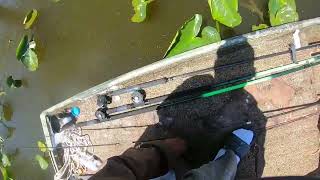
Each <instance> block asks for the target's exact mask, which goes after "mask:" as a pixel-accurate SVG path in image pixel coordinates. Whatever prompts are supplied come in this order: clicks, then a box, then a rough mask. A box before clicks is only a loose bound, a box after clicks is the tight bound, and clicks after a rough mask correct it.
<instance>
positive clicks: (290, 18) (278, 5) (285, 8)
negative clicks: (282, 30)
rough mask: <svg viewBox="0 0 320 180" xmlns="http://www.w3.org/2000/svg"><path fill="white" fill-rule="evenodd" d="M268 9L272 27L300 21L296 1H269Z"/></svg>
mask: <svg viewBox="0 0 320 180" xmlns="http://www.w3.org/2000/svg"><path fill="white" fill-rule="evenodd" d="M268 7H269V16H270V23H271V25H272V26H278V25H281V24H286V23H290V22H294V21H298V20H299V15H298V13H297V7H296V2H295V0H269V3H268Z"/></svg>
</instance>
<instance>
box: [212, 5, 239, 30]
mask: <svg viewBox="0 0 320 180" xmlns="http://www.w3.org/2000/svg"><path fill="white" fill-rule="evenodd" d="M208 4H209V7H210V11H211V16H212V18H213V19H214V20H216V21H219V22H220V23H221V24H224V25H226V26H228V27H232V28H233V27H236V26H238V25H239V24H240V23H241V22H242V18H241V16H240V14H239V13H238V0H208Z"/></svg>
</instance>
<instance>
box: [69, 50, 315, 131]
mask: <svg viewBox="0 0 320 180" xmlns="http://www.w3.org/2000/svg"><path fill="white" fill-rule="evenodd" d="M318 64H320V56H315V57H312V58H310V59H307V60H303V61H299V62H297V63H291V64H288V65H285V66H281V67H276V68H272V69H269V70H266V71H261V72H258V73H256V75H255V76H254V77H252V78H250V79H247V80H246V81H244V82H242V83H239V84H235V85H231V86H228V87H225V88H222V89H218V90H208V91H205V92H201V93H200V92H199V93H196V94H195V95H189V96H183V97H181V98H177V99H175V100H170V101H167V102H164V100H166V99H167V98H168V97H169V95H165V96H160V97H156V98H152V99H149V100H147V103H146V104H145V105H144V106H140V107H139V106H138V107H133V108H131V109H127V110H126V111H124V112H119V113H114V114H109V115H108V116H106V117H104V118H100V119H93V120H89V121H84V122H79V123H77V124H75V126H76V127H83V126H88V125H93V124H97V123H101V122H106V121H111V120H115V119H120V118H123V117H128V116H133V115H137V114H141V113H145V112H149V111H153V110H156V109H159V108H163V107H167V106H172V105H175V104H179V103H183V102H189V101H193V100H195V99H201V98H207V97H212V96H216V95H219V94H223V93H226V92H230V91H233V90H237V89H241V88H244V87H246V86H249V85H253V84H257V83H261V82H264V81H268V80H271V79H274V78H277V77H281V76H284V75H287V74H290V73H293V72H297V71H300V70H303V69H306V68H309V67H312V66H315V65H318ZM237 82H238V81H237ZM124 106H125V107H132V106H133V105H132V104H127V105H124ZM121 108H123V106H122V107H121ZM106 111H107V110H106ZM103 113H104V112H103Z"/></svg>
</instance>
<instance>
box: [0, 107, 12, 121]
mask: <svg viewBox="0 0 320 180" xmlns="http://www.w3.org/2000/svg"><path fill="white" fill-rule="evenodd" d="M0 109H1V111H0V112H1V119H2V120H5V121H10V120H11V117H12V114H13V111H12V108H11V106H10V105H9V104H3V105H1V106H0Z"/></svg>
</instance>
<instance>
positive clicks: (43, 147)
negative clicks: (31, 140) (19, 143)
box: [37, 141, 48, 152]
mask: <svg viewBox="0 0 320 180" xmlns="http://www.w3.org/2000/svg"><path fill="white" fill-rule="evenodd" d="M37 144H38V148H39V150H40V151H41V152H47V151H48V148H47V146H46V144H45V143H44V142H42V141H38V143H37Z"/></svg>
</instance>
